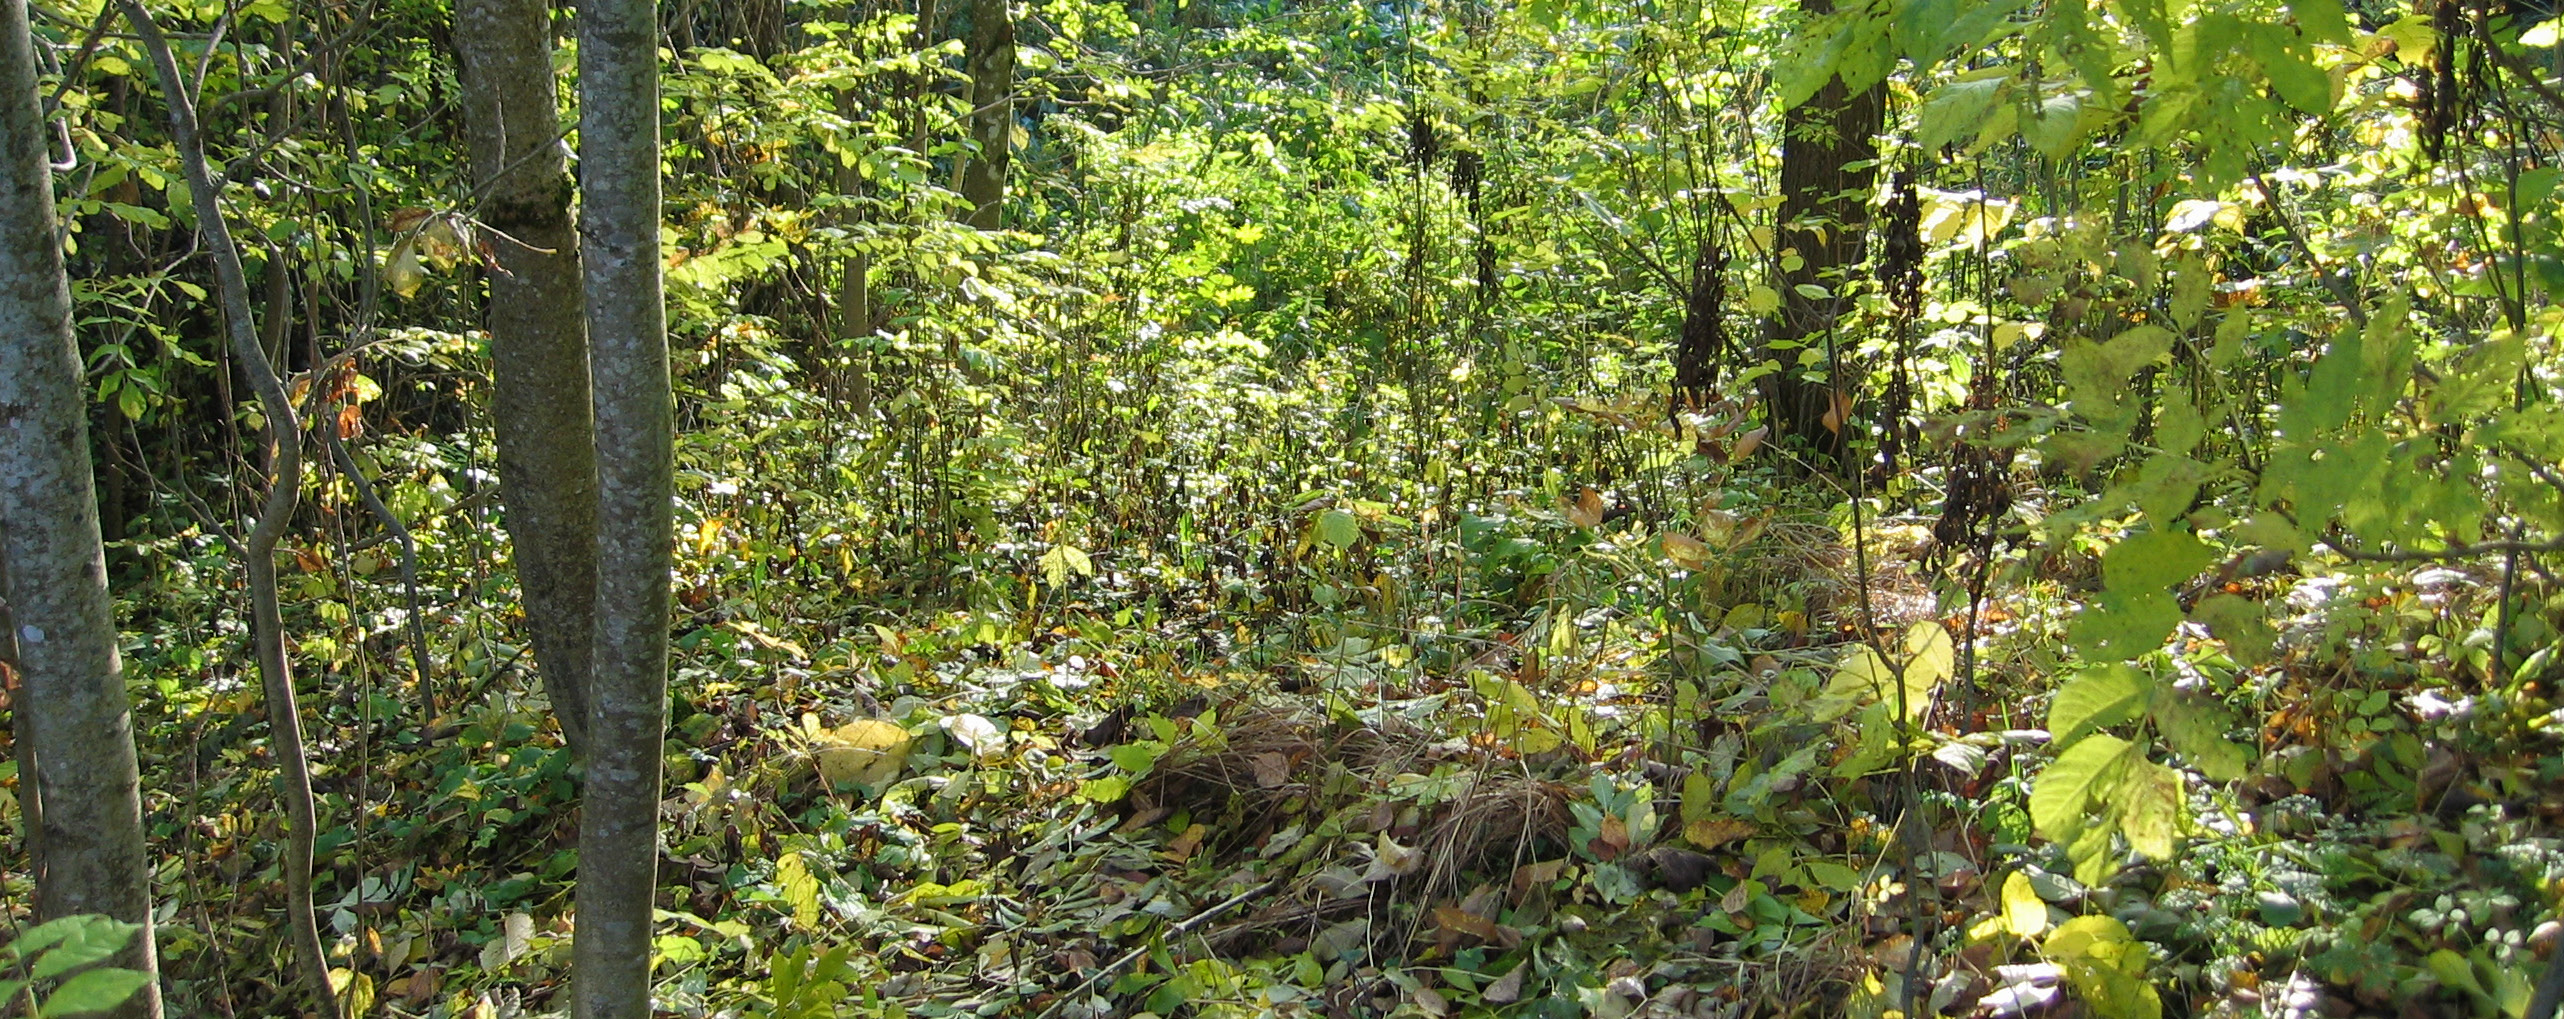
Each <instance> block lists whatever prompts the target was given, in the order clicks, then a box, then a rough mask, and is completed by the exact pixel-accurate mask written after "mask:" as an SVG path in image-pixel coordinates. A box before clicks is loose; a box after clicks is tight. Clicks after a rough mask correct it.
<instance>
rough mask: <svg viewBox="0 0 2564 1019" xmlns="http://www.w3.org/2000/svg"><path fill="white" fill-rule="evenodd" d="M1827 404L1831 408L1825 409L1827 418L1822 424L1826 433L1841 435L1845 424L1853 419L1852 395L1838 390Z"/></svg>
mask: <svg viewBox="0 0 2564 1019" xmlns="http://www.w3.org/2000/svg"><path fill="white" fill-rule="evenodd" d="M1827 402H1828V403H1829V404H1830V406H1828V407H1827V408H1826V409H1825V418H1824V420H1823V422H1822V423H1823V424H1824V425H1825V430H1826V431H1829V432H1833V433H1834V434H1836V435H1841V434H1843V422H1846V421H1849V420H1851V419H1852V394H1850V393H1846V392H1843V391H1842V390H1839V389H1838V390H1835V391H1834V393H1833V397H1832V399H1830V400H1828V401H1827Z"/></svg>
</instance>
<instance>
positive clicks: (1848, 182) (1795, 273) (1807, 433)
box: [1761, 0, 1887, 466]
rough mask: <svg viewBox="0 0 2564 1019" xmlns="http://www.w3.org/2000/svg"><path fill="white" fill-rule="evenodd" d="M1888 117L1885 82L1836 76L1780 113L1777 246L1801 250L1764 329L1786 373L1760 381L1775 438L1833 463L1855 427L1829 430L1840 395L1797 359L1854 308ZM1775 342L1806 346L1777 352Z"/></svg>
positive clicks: (1823, 6)
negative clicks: (1851, 82) (1853, 82)
mask: <svg viewBox="0 0 2564 1019" xmlns="http://www.w3.org/2000/svg"><path fill="white" fill-rule="evenodd" d="M1801 9H1803V10H1804V11H1806V13H1807V14H1808V16H1809V17H1817V16H1821V15H1824V14H1827V13H1830V12H1832V10H1833V9H1834V4H1833V0H1805V2H1804V3H1803V4H1801ZM1886 113H1887V90H1886V86H1885V85H1884V84H1880V85H1872V86H1870V87H1869V88H1867V89H1864V90H1862V91H1860V92H1859V93H1857V94H1856V93H1854V92H1852V91H1851V90H1850V89H1848V88H1845V87H1844V86H1843V79H1841V78H1839V77H1837V78H1829V79H1827V80H1826V82H1825V86H1824V87H1823V88H1820V89H1818V90H1816V94H1815V95H1812V96H1810V97H1808V100H1807V101H1806V102H1804V103H1800V104H1799V105H1797V106H1794V107H1791V108H1790V109H1788V110H1785V111H1783V112H1782V114H1781V180H1780V185H1781V211H1780V231H1779V234H1780V243H1779V247H1780V248H1781V250H1783V251H1788V250H1790V249H1796V250H1797V253H1798V257H1799V258H1800V259H1801V262H1800V264H1799V266H1798V267H1797V268H1795V269H1791V268H1787V267H1786V266H1782V267H1776V268H1777V272H1778V275H1776V276H1775V277H1774V279H1773V286H1774V288H1775V289H1777V290H1779V291H1780V297H1781V308H1780V313H1779V314H1778V315H1776V316H1774V317H1773V318H1771V319H1770V320H1768V321H1767V323H1766V324H1765V327H1764V343H1765V347H1764V356H1765V357H1766V358H1769V359H1774V360H1777V361H1779V362H1780V366H1781V370H1780V371H1777V372H1773V373H1772V374H1769V375H1765V376H1763V379H1762V386H1761V388H1762V398H1763V406H1764V408H1765V413H1766V414H1767V415H1768V416H1769V418H1770V422H1771V426H1772V438H1773V439H1775V440H1779V441H1782V442H1784V443H1786V442H1787V441H1788V440H1791V439H1796V440H1797V441H1798V443H1800V444H1803V445H1804V446H1806V447H1807V448H1809V449H1811V450H1813V451H1814V452H1815V455H1816V458H1817V460H1818V462H1819V463H1820V464H1824V465H1829V466H1830V465H1834V464H1839V463H1840V462H1841V461H1842V454H1843V449H1844V443H1845V437H1846V436H1847V435H1848V434H1849V432H1850V430H1851V424H1850V422H1847V421H1843V420H1840V416H1839V415H1837V417H1836V420H1835V421H1834V422H1833V427H1827V425H1826V418H1827V415H1828V414H1829V413H1832V412H1834V411H1835V410H1836V404H1837V402H1838V397H1837V394H1836V392H1835V390H1834V387H1833V385H1831V384H1830V383H1828V382H1819V381H1816V380H1813V379H1810V378H1808V377H1807V375H1806V374H1805V372H1804V370H1803V369H1802V368H1801V367H1800V364H1799V355H1800V352H1801V351H1802V350H1805V349H1809V348H1814V349H1819V350H1822V349H1824V347H1825V344H1826V343H1827V342H1828V335H1829V334H1830V333H1831V332H1832V331H1833V329H1834V321H1835V319H1836V318H1837V317H1839V316H1840V315H1841V314H1842V310H1843V309H1844V308H1846V307H1849V305H1850V302H1849V301H1848V300H1847V299H1846V296H1847V295H1844V294H1842V293H1841V292H1840V291H1841V290H1842V289H1843V288H1844V286H1845V284H1846V281H1847V279H1848V276H1847V272H1848V270H1850V269H1852V268H1854V267H1856V266H1858V265H1860V263H1861V255H1862V251H1863V248H1864V244H1863V241H1864V237H1863V233H1864V230H1865V229H1866V226H1867V223H1868V220H1869V200H1870V191H1871V190H1872V188H1873V187H1874V186H1875V185H1876V182H1877V179H1878V172H1877V171H1876V170H1875V169H1872V168H1871V166H1870V164H1871V163H1873V162H1875V161H1876V160H1877V159H1878V143H1877V142H1876V141H1874V140H1873V137H1874V136H1875V135H1877V134H1878V133H1879V129H1880V126H1881V124H1882V123H1883V122H1884V120H1885V118H1886ZM1803 284H1815V285H1817V286H1819V287H1823V288H1824V289H1825V291H1826V293H1827V294H1828V295H1830V296H1824V297H1818V296H1811V295H1810V294H1808V293H1802V292H1801V291H1800V290H1799V287H1800V286H1801V285H1803ZM1778 341H1797V342H1799V343H1802V344H1804V346H1797V347H1778V346H1775V345H1774V344H1775V343H1776V342H1778ZM1848 396H1849V394H1843V396H1842V398H1843V399H1847V398H1848Z"/></svg>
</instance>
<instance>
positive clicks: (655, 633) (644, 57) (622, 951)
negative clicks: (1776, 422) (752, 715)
mask: <svg viewBox="0 0 2564 1019" xmlns="http://www.w3.org/2000/svg"><path fill="white" fill-rule="evenodd" d="M656 15H657V10H656V6H655V5H654V4H653V3H652V2H651V0H588V2H586V3H584V4H582V5H581V7H580V10H579V194H580V217H579V230H580V240H581V241H582V250H581V258H582V268H583V270H584V277H585V280H586V290H587V328H588V343H589V353H588V367H589V373H590V377H591V381H592V387H593V406H594V408H595V420H596V447H597V538H596V550H597V573H596V580H597V586H596V605H597V616H596V631H595V638H594V644H593V645H592V647H593V650H592V651H591V670H592V671H591V676H590V681H589V687H588V693H589V697H590V703H589V707H588V748H587V752H586V756H585V760H586V765H587V767H586V782H585V786H584V788H583V790H582V792H581V801H580V809H579V888H578V928H577V944H576V947H575V949H574V955H573V962H574V965H575V966H576V974H575V984H576V997H577V1002H576V1006H575V1012H576V1014H577V1015H578V1016H579V1017H580V1019H648V1016H649V1015H650V932H651V922H650V920H651V907H652V898H653V892H654V890H655V889H656V887H657V876H658V863H659V843H658V822H659V784H660V761H659V754H660V745H661V737H662V733H663V730H664V729H665V728H666V723H667V709H666V706H665V701H666V697H667V673H668V612H669V590H668V569H669V566H670V560H671V555H672V550H671V541H672V534H673V526H674V522H673V520H672V518H671V506H670V504H671V502H672V501H673V500H674V498H675V489H674V487H673V476H674V465H673V460H674V447H673V438H672V432H673V429H674V421H673V413H674V407H673V404H674V400H673V398H672V397H671V395H670V391H669V385H668V340H667V323H666V317H665V316H666V310H665V306H664V304H663V298H664V295H663V289H662V288H663V281H662V277H661V268H660V266H661V262H660V252H659V203H660V192H659V77H658V76H659V60H658V42H659V32H658V21H657V17H656Z"/></svg>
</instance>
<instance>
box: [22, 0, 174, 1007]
mask: <svg viewBox="0 0 2564 1019" xmlns="http://www.w3.org/2000/svg"><path fill="white" fill-rule="evenodd" d="M45 148H46V146H45V133H44V123H43V116H42V114H41V113H40V111H39V110H38V107H37V105H36V68H35V53H34V50H33V49H32V48H31V43H30V36H29V35H28V31H27V5H26V3H25V0H0V561H5V562H6V563H7V564H8V569H7V571H6V573H7V578H6V581H5V583H6V585H7V595H8V602H9V625H10V626H11V627H12V632H13V633H14V634H15V636H16V637H17V641H16V643H17V649H16V650H17V667H18V670H19V682H20V687H19V701H18V707H17V721H18V725H17V729H18V732H17V735H18V738H19V739H20V740H22V741H24V743H25V744H26V746H25V749H26V750H27V751H29V752H30V753H31V755H32V756H33V758H34V760H35V764H36V771H35V774H33V775H21V776H20V777H19V782H20V783H21V784H22V785H26V786H31V787H33V788H34V789H35V790H36V792H37V797H38V799H39V800H40V801H41V802H42V803H43V805H44V809H43V811H42V821H41V823H42V825H43V830H42V831H41V832H39V833H37V835H36V839H37V840H38V842H39V844H41V845H42V846H43V859H42V861H41V866H40V867H39V868H38V870H37V872H36V914H37V916H39V917H40V918H43V919H53V918H55V917H62V916H70V915H74V914H79V913H104V914H106V915H108V916H111V917H114V918H116V919H118V920H122V921H125V922H127V923H138V924H141V925H142V932H141V934H140V935H139V936H138V937H136V938H135V939H134V943H133V945H132V946H131V947H129V948H128V949H127V950H126V951H125V953H124V954H123V955H122V956H121V957H119V958H117V959H115V960H112V961H113V962H114V964H115V965H119V966H126V967H130V968H133V969H138V970H142V971H143V972H146V973H151V974H153V980H152V982H150V983H147V984H145V985H143V988H142V990H141V991H140V992H138V993H136V994H135V995H134V996H133V997H132V998H129V999H127V1000H126V1002H125V1004H124V1005H123V1006H121V1007H119V1008H118V1009H116V1010H115V1011H114V1012H113V1013H112V1014H113V1015H117V1016H153V1017H156V1016H158V1015H160V1014H161V1010H160V987H159V979H158V973H159V966H158V960H157V951H156V948H155V944H154V940H153V937H152V930H151V867H150V864H149V862H148V860H147V858H146V857H145V856H144V854H143V834H142V780H141V775H140V772H139V770H138V768H137V766H136V764H135V760H134V737H133V719H132V715H131V714H130V713H129V712H128V711H127V709H126V702H125V678H124V667H123V663H122V662H120V661H119V660H118V658H117V655H116V619H115V612H114V604H113V602H111V601H110V600H109V598H108V595H107V555H106V551H105V548H104V547H103V546H102V545H101V544H100V542H99V537H98V499H97V494H96V491H95V488H94V483H95V482H94V479H93V478H92V476H91V470H90V461H89V418H88V407H87V403H86V399H85V392H84V390H83V388H82V386H81V384H80V352H79V350H78V348H77V347H76V346H75V344H74V342H73V340H72V334H71V288H70V284H69V281H68V280H67V279H66V277H65V276H64V274H63V265H62V245H61V243H60V240H59V239H58V237H57V236H56V234H55V232H54V216H53V176H52V172H51V170H50V169H49V168H48V167H47V166H46V165H45Z"/></svg>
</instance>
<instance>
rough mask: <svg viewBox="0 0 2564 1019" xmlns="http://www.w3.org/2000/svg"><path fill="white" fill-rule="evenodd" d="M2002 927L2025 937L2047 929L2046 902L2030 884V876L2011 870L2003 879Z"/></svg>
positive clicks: (2031, 936) (2030, 936)
mask: <svg viewBox="0 0 2564 1019" xmlns="http://www.w3.org/2000/svg"><path fill="white" fill-rule="evenodd" d="M2003 927H2004V929H2005V930H2008V931H2011V932H2012V933H2014V934H2018V935H2020V936H2022V937H2025V938H2034V937H2037V936H2039V932H2041V931H2044V930H2047V929H2048V904H2047V902H2046V901H2045V900H2042V899H2040V898H2039V892H2038V889H2036V888H2032V887H2031V886H2030V876H2029V875H2027V874H2024V873H2021V872H2020V871H2017V870H2016V871H2013V872H2012V876H2011V877H2007V878H2004V879H2003Z"/></svg>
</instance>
